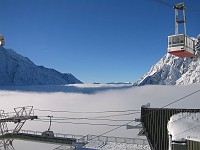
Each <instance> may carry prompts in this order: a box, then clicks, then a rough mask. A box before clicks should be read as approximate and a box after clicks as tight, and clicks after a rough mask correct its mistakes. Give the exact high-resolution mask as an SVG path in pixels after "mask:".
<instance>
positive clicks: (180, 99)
mask: <svg viewBox="0 0 200 150" xmlns="http://www.w3.org/2000/svg"><path fill="white" fill-rule="evenodd" d="M198 92H200V90H197V91H195V92H192V93H190V94H188V95H186V96H183V97H181V98H179V99H177V100H175V101H173V102H171V103H169V104H166V105H164V106H163V107H161V109H162V108H166V107H167V106H170V105H172V104H175V103H177V102H179V101H182V100H183V99H185V98H187V97H190V96H192V95H194V94H196V93H198ZM156 111H158V110H155V111H153V112H150V113H147V114H146V115H144V116H141V117H142V118H143V117H145V116H147V115H150V114H152V113H154V112H156ZM133 121H134V120H132V121H130V122H127V123H126V124H123V125H121V126H118V127H116V128H114V129H111V130H108V131H106V132H104V133H102V134H100V135H98V136H96V137H95V138H97V137H100V136H103V135H105V134H107V133H110V132H112V131H114V130H117V129H119V128H121V127H123V126H127V125H128V124H130V123H132V122H133ZM140 125H142V123H139V124H138V125H137V126H140ZM138 136H139V135H137V136H136V137H135V138H137V137H138ZM91 140H92V139H91Z"/></svg>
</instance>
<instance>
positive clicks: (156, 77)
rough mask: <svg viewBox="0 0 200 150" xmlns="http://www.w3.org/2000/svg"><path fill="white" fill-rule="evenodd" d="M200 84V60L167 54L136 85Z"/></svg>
mask: <svg viewBox="0 0 200 150" xmlns="http://www.w3.org/2000/svg"><path fill="white" fill-rule="evenodd" d="M191 83H200V60H199V59H198V60H195V61H194V60H192V59H191V58H179V57H176V56H174V55H170V54H166V55H165V56H164V57H163V58H162V59H161V60H160V61H159V62H158V63H157V64H155V65H154V66H153V67H152V68H151V69H150V71H149V72H147V73H146V74H145V75H144V76H143V77H142V78H141V79H139V80H138V81H137V82H135V83H134V85H148V84H154V85H155V84H160V85H180V84H191Z"/></svg>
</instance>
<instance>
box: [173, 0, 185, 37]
mask: <svg viewBox="0 0 200 150" xmlns="http://www.w3.org/2000/svg"><path fill="white" fill-rule="evenodd" d="M174 9H175V35H178V31H179V24H183V25H184V34H185V35H186V16H185V10H186V7H185V6H184V3H183V2H182V3H179V4H176V5H174ZM180 11H182V17H183V18H182V19H179V18H180V17H181V16H180V14H179V12H180Z"/></svg>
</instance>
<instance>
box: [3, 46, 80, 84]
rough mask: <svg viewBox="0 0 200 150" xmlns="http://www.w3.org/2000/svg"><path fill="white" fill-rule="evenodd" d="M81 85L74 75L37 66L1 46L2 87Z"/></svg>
mask: <svg viewBox="0 0 200 150" xmlns="http://www.w3.org/2000/svg"><path fill="white" fill-rule="evenodd" d="M74 83H81V81H79V80H78V79H76V78H75V77H74V76H73V75H72V74H70V73H68V74H63V73H60V72H58V71H56V70H54V69H48V68H45V67H43V66H37V65H35V64H34V63H33V62H32V61H31V60H29V59H28V58H26V57H23V56H21V55H19V54H17V53H16V52H15V51H13V50H11V49H5V48H4V47H2V46H0V85H2V86H6V85H55V84H59V85H60V84H74Z"/></svg>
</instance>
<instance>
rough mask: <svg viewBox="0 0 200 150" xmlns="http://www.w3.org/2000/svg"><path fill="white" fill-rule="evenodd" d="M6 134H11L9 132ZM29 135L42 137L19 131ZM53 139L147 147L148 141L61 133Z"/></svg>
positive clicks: (56, 134) (35, 132) (33, 133)
mask: <svg viewBox="0 0 200 150" xmlns="http://www.w3.org/2000/svg"><path fill="white" fill-rule="evenodd" d="M8 133H12V131H11V130H9V131H8ZM20 133H23V134H29V135H36V136H38V135H40V136H41V135H42V133H43V132H41V131H31V130H20V131H19V134H20ZM54 137H57V138H73V139H76V140H77V141H78V142H87V141H90V140H92V141H101V142H115V143H126V144H139V145H148V141H147V140H146V139H140V138H126V137H114V136H110V137H109V136H97V135H87V136H83V135H73V134H62V133H54Z"/></svg>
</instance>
